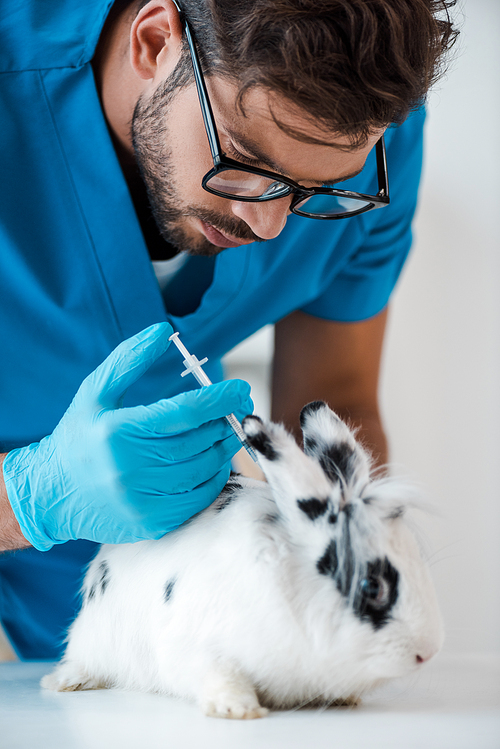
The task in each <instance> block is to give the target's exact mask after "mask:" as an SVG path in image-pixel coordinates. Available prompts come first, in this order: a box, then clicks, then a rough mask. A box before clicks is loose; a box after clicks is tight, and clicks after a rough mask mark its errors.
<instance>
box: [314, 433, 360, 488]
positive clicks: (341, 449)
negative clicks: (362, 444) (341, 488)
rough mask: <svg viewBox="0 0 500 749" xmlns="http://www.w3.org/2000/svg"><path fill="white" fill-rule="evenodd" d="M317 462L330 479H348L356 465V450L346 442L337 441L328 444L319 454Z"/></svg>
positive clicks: (334, 480)
mask: <svg viewBox="0 0 500 749" xmlns="http://www.w3.org/2000/svg"><path fill="white" fill-rule="evenodd" d="M319 462H320V465H321V468H322V469H323V470H324V472H325V473H326V475H327V476H328V478H329V479H330V481H333V482H336V481H338V480H339V479H340V478H341V479H343V480H344V481H349V480H350V479H351V478H352V476H353V473H354V469H355V467H356V452H355V450H354V448H352V447H351V446H350V445H348V444H347V442H339V443H337V444H335V445H329V447H328V448H327V449H326V450H324V451H323V452H322V453H321V455H320V456H319Z"/></svg>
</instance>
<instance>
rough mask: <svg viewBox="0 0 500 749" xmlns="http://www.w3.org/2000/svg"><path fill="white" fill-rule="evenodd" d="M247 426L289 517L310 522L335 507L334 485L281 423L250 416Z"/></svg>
mask: <svg viewBox="0 0 500 749" xmlns="http://www.w3.org/2000/svg"><path fill="white" fill-rule="evenodd" d="M243 429H244V430H245V434H246V436H247V440H248V442H249V443H250V445H251V446H252V447H253V449H254V450H255V451H256V452H257V453H258V455H259V463H260V466H261V468H262V470H263V471H264V474H265V476H266V479H267V481H268V483H269V485H270V487H271V490H272V492H273V497H274V499H275V501H276V504H277V505H278V508H279V509H280V511H281V512H282V514H283V515H284V516H285V517H288V518H292V517H293V518H296V517H301V518H303V519H304V520H307V519H308V522H309V521H311V520H315V519H316V518H318V517H320V516H323V515H324V514H325V513H326V512H327V510H328V509H333V507H332V505H331V503H330V502H329V498H331V497H332V489H333V488H334V487H332V485H331V483H330V482H329V481H328V478H327V477H326V476H325V473H324V472H323V471H322V470H321V467H320V466H319V465H318V463H317V461H315V460H313V459H312V458H310V457H309V456H307V455H305V454H304V452H303V451H302V450H301V449H300V447H299V446H298V445H297V443H296V442H295V440H294V438H293V437H292V436H291V435H290V434H288V432H287V431H286V430H285V429H284V428H283V427H282V426H281V425H279V424H273V423H267V424H264V423H263V422H262V420H261V419H259V418H258V417H256V416H247V417H246V418H245V419H244V420H243ZM298 511H300V512H298Z"/></svg>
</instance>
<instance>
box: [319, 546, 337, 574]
mask: <svg viewBox="0 0 500 749" xmlns="http://www.w3.org/2000/svg"><path fill="white" fill-rule="evenodd" d="M338 563H339V561H338V558H337V544H336V543H335V541H330V543H329V544H328V546H327V547H326V551H325V553H324V554H323V556H322V557H321V559H319V560H318V561H317V562H316V568H317V570H318V572H320V573H321V574H322V575H331V576H332V577H334V576H335V574H336V572H337V568H338Z"/></svg>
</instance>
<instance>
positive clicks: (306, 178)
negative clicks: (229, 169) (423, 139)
mask: <svg viewBox="0 0 500 749" xmlns="http://www.w3.org/2000/svg"><path fill="white" fill-rule="evenodd" d="M207 87H208V90H209V95H210V100H211V103H212V108H213V111H214V118H215V122H216V125H217V130H218V133H219V138H220V141H221V148H222V151H223V152H224V153H225V154H227V156H229V157H231V158H233V159H236V160H237V161H241V162H242V163H244V164H247V165H250V166H255V167H257V168H263V169H270V170H272V171H275V172H278V173H279V174H282V175H284V176H287V177H289V178H291V179H293V180H295V181H296V182H298V183H299V184H301V185H305V186H320V185H321V184H324V183H332V182H340V181H342V180H345V179H347V178H349V177H352V176H354V175H355V174H356V173H358V172H359V171H360V170H361V169H362V167H363V165H364V163H365V160H366V157H367V155H368V153H369V151H370V150H371V149H372V148H373V146H374V145H375V143H376V141H377V140H378V138H379V137H380V135H382V132H383V131H382V130H380V131H378V132H377V133H375V134H374V135H372V136H371V137H370V138H369V140H368V143H367V144H366V145H365V146H363V147H362V148H359V149H356V150H341V148H339V146H345V145H348V144H349V141H348V139H347V138H345V137H342V136H336V137H335V135H334V134H333V135H332V134H330V135H328V134H325V132H324V131H323V130H320V129H318V128H316V127H315V126H313V125H311V123H310V122H309V121H308V119H307V117H306V116H305V115H304V114H303V113H301V112H300V111H299V110H296V111H293V109H292V107H291V106H290V104H289V102H287V101H285V100H283V99H282V100H280V99H277V98H275V99H273V103H272V106H273V111H274V113H275V115H276V116H277V118H278V119H279V121H280V122H284V123H286V125H288V126H290V127H292V128H293V129H294V130H299V131H300V132H301V133H304V134H306V135H307V136H309V137H313V138H315V139H317V140H321V141H326V142H327V143H328V145H323V144H316V143H305V142H303V141H301V140H297V139H295V138H293V137H291V136H290V135H288V134H286V133H285V132H283V130H281V129H280V128H279V127H278V125H277V124H276V122H275V121H274V120H273V117H272V114H271V111H270V108H269V95H268V94H267V92H264V91H263V90H259V89H255V90H252V91H250V92H249V94H248V95H247V97H246V99H245V115H242V114H241V112H239V111H238V110H237V109H236V106H235V102H236V88H235V86H234V85H233V84H231V83H229V82H228V81H226V80H224V79H222V78H217V77H212V78H209V79H207ZM132 134H133V143H134V151H135V155H136V159H137V163H138V165H139V167H140V169H141V172H142V176H143V179H144V181H145V183H146V187H147V188H148V193H149V199H150V203H151V207H152V210H153V214H154V218H155V221H156V223H157V225H158V228H159V229H160V232H161V233H162V235H163V237H164V238H165V239H166V240H167V241H168V242H170V243H171V244H172V245H174V247H176V248H177V249H179V250H183V251H186V252H189V253H190V254H197V255H215V254H218V253H219V252H221V251H222V250H223V249H225V248H227V247H236V246H239V245H242V244H249V243H250V242H262V241H265V240H267V239H272V238H274V237H276V236H278V234H279V233H280V232H281V230H282V229H283V227H284V226H285V223H286V220H287V216H288V215H289V213H290V210H289V208H290V201H291V198H290V196H287V197H284V198H279V199H278V200H273V201H266V202H263V203H246V202H242V201H238V200H228V199H227V198H221V197H218V196H216V195H212V194H211V193H208V192H206V190H203V188H202V187H201V181H202V178H203V176H204V175H205V174H206V172H208V171H209V170H210V169H211V167H212V166H213V162H212V158H211V154H210V149H209V146H208V141H207V136H206V132H205V127H204V125H203V118H202V114H201V109H200V105H199V101H198V96H197V93H196V87H195V85H194V83H193V84H192V85H190V86H188V87H185V88H182V89H176V90H175V92H174V93H173V94H172V95H171V97H170V100H169V102H168V105H167V107H165V104H164V102H163V100H162V103H161V104H158V103H155V99H154V97H153V98H151V99H145V98H144V97H141V99H140V100H139V102H138V105H137V107H136V110H135V113H134V118H133V123H132ZM330 143H331V145H329V144H330ZM335 146H336V147H335ZM256 156H257V158H256ZM304 220H306V219H304Z"/></svg>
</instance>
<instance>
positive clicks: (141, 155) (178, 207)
mask: <svg viewBox="0 0 500 749" xmlns="http://www.w3.org/2000/svg"><path fill="white" fill-rule="evenodd" d="M178 67H179V66H178ZM182 74H184V77H183V75H182ZM179 81H180V82H179ZM183 84H184V85H185V84H186V81H185V71H183V70H182V66H181V68H180V70H178V69H177V68H176V70H174V71H173V73H172V75H171V76H170V77H169V78H168V79H167V80H166V81H164V82H163V83H162V84H160V86H159V87H158V88H157V89H156V91H155V92H154V94H153V96H152V97H151V99H149V100H145V99H144V98H143V97H140V98H139V100H138V102H137V104H136V107H135V110H134V114H133V118H132V128H131V131H132V144H133V148H134V153H135V158H136V162H137V166H138V168H139V172H140V174H141V177H142V180H143V182H144V184H145V186H146V190H147V194H148V199H149V204H150V207H151V212H152V214H153V218H154V220H155V223H156V225H157V227H158V230H159V232H160V234H161V236H162V237H163V239H164V240H165V241H166V242H168V243H169V244H171V245H172V246H173V247H174V248H175V249H176V250H178V251H179V252H186V253H188V254H190V255H203V256H205V257H210V256H213V255H218V254H219V253H220V252H222V251H223V250H224V249H225V248H224V247H218V246H217V245H214V244H212V243H211V242H209V241H208V239H207V238H206V237H205V236H204V235H203V234H201V233H200V234H199V236H197V237H195V238H193V236H192V234H189V233H188V232H187V231H186V230H185V228H184V226H185V219H186V218H188V217H191V216H192V217H195V218H197V219H200V220H201V221H204V222H205V223H207V224H210V225H211V226H213V227H215V228H216V229H218V230H219V231H221V232H223V233H224V234H229V235H230V236H231V237H235V238H236V239H242V240H251V241H254V242H262V241H263V240H262V239H261V238H260V237H257V236H256V235H255V234H254V233H253V232H252V230H251V229H250V227H249V226H248V225H247V224H245V223H244V222H242V221H240V220H238V219H236V218H235V217H231V216H224V215H220V214H218V213H217V212H216V211H211V210H207V209H206V208H202V207H200V206H195V205H186V204H185V203H183V201H182V200H181V198H180V196H179V190H178V187H177V185H176V180H175V170H174V168H173V155H172V152H171V150H170V149H169V146H168V133H169V130H168V108H169V105H170V103H171V102H172V100H173V98H174V97H175V93H176V92H177V91H178V90H179V86H180V85H183ZM200 116H201V113H200ZM186 153H187V154H189V149H188V148H186Z"/></svg>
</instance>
